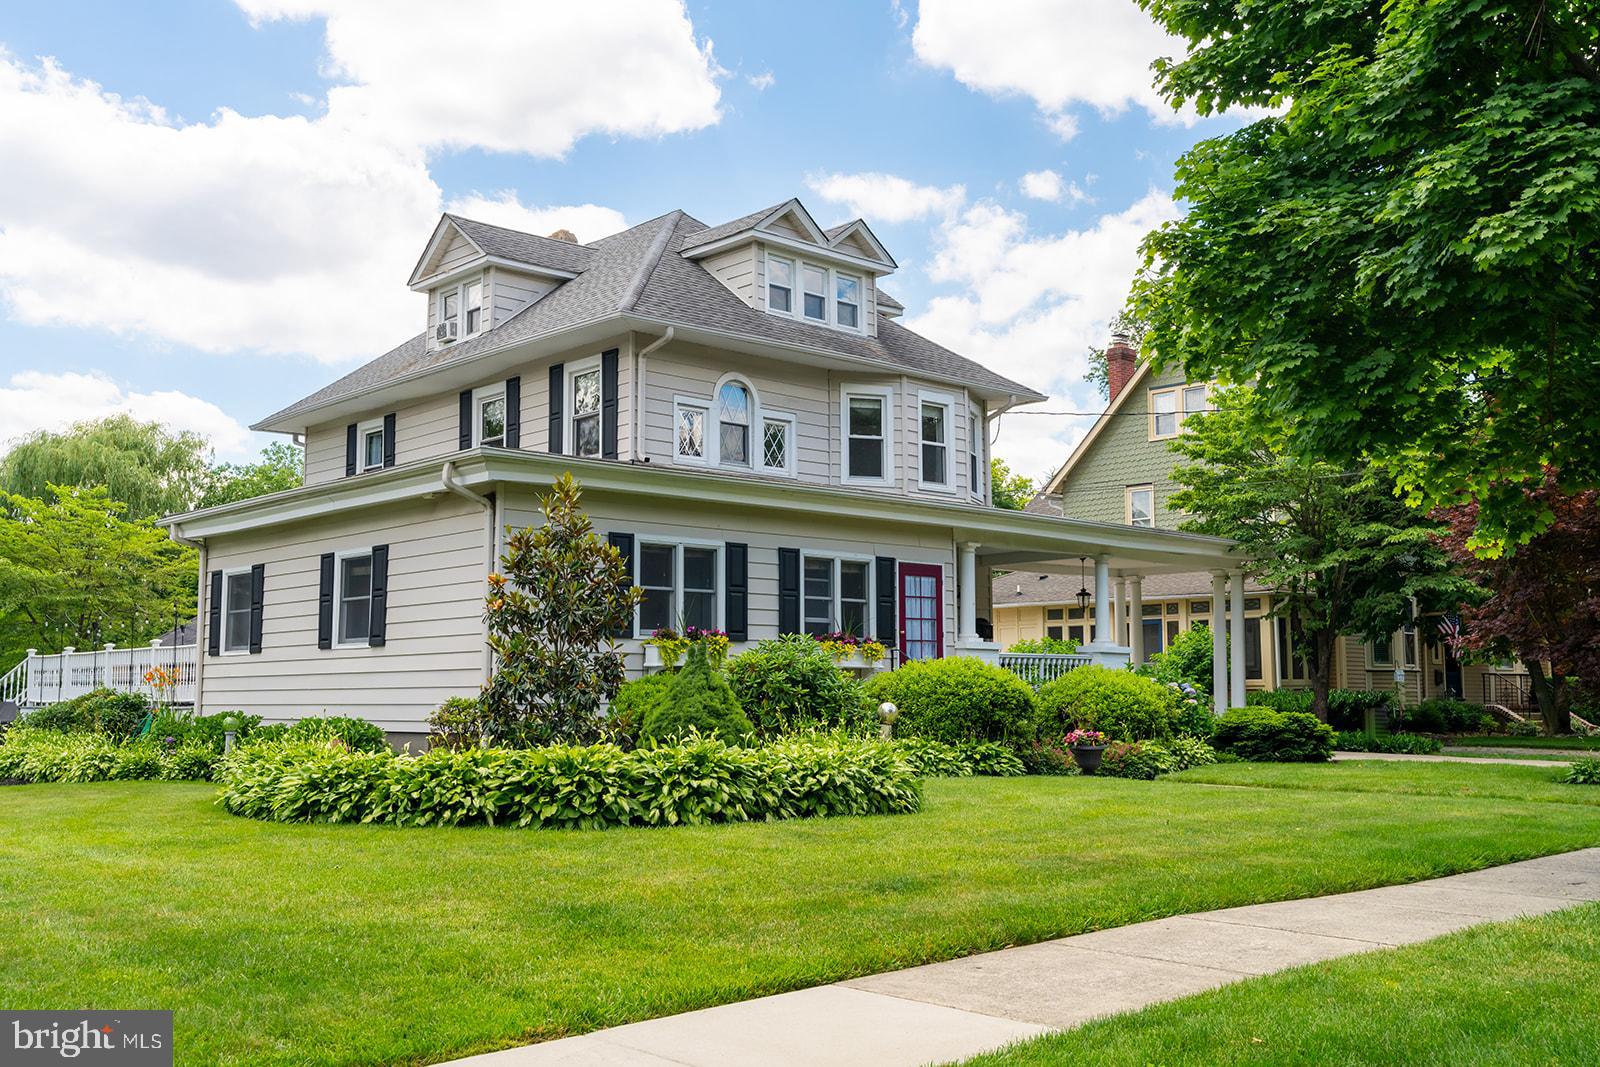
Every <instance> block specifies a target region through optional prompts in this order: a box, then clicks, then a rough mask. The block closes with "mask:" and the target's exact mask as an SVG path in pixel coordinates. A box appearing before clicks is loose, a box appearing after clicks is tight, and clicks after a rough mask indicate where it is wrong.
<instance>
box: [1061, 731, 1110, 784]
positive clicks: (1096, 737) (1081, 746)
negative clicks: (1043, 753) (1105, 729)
mask: <svg viewBox="0 0 1600 1067" xmlns="http://www.w3.org/2000/svg"><path fill="white" fill-rule="evenodd" d="M1063 740H1064V741H1065V742H1066V745H1067V748H1069V749H1071V750H1072V762H1074V763H1076V764H1077V765H1078V770H1080V771H1082V772H1083V773H1084V774H1093V773H1094V772H1095V771H1097V770H1099V769H1100V757H1102V756H1104V755H1105V753H1106V743H1107V740H1108V738H1107V737H1106V735H1105V734H1103V733H1101V732H1100V731H1099V730H1073V731H1072V732H1071V733H1069V734H1067V736H1066V737H1065V738H1063Z"/></svg>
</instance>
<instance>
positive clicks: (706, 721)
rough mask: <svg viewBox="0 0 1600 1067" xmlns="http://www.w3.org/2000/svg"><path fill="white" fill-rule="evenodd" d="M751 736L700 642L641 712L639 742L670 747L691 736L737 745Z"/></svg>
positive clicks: (747, 723) (729, 690)
mask: <svg viewBox="0 0 1600 1067" xmlns="http://www.w3.org/2000/svg"><path fill="white" fill-rule="evenodd" d="M754 733H755V727H753V726H751V725H750V720H749V719H747V718H745V715H744V710H743V709H742V708H740V707H739V698H738V697H736V696H734V695H733V689H732V688H731V687H730V686H729V685H728V680H727V679H726V678H724V677H723V676H722V672H721V671H717V670H713V669H712V667H711V661H710V659H709V658H708V656H707V654H706V643H705V642H704V641H693V642H691V643H690V645H689V659H688V662H686V663H685V664H684V665H683V669H682V670H680V671H679V672H678V673H677V674H675V675H673V676H672V684H671V685H669V686H668V687H667V689H666V691H665V692H664V693H662V694H661V696H660V698H659V699H657V700H656V701H655V702H654V703H652V704H651V705H650V709H649V710H648V711H647V712H645V716H644V725H643V726H642V727H641V728H640V730H639V740H640V741H641V742H648V743H651V744H658V745H660V744H671V743H672V742H675V741H682V740H684V739H686V738H689V737H691V736H694V735H699V736H701V737H718V738H720V739H722V740H723V741H725V742H726V743H728V744H730V745H737V744H740V743H742V742H743V741H745V740H746V739H748V738H749V737H750V736H751V735H752V734H754Z"/></svg>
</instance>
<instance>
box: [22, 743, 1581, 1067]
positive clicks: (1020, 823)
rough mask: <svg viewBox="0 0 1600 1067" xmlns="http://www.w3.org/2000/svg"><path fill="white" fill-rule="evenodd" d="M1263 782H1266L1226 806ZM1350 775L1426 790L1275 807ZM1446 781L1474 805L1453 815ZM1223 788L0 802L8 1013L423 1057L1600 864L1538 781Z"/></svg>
mask: <svg viewBox="0 0 1600 1067" xmlns="http://www.w3.org/2000/svg"><path fill="white" fill-rule="evenodd" d="M1252 771H1254V772H1256V776H1257V777H1260V778H1262V779H1263V780H1262V781H1260V782H1257V783H1254V784H1256V785H1265V784H1271V785H1277V786H1280V788H1241V787H1240V786H1239V785H1238V784H1237V781H1238V780H1244V779H1248V778H1249V777H1250V776H1251V775H1250V773H1249V772H1252ZM1262 772H1271V773H1262ZM1352 772H1357V773H1366V774H1386V775H1390V777H1389V778H1387V779H1385V781H1386V782H1387V783H1388V785H1390V786H1391V787H1398V786H1400V785H1403V784H1405V783H1406V782H1408V781H1409V782H1412V783H1418V782H1421V783H1426V782H1427V781H1428V780H1430V779H1433V778H1437V779H1438V780H1439V781H1440V782H1443V783H1445V784H1444V786H1443V787H1442V788H1438V789H1432V790H1430V789H1427V788H1416V789H1413V790H1411V791H1412V792H1415V793H1418V794H1420V795H1415V796H1411V797H1407V798H1406V799H1405V801H1404V802H1403V803H1396V800H1395V797H1394V796H1392V795H1384V794H1380V793H1375V792H1365V791H1344V790H1343V789H1342V788H1335V789H1333V790H1330V791H1326V792H1321V793H1319V794H1318V795H1317V796H1316V797H1315V799H1314V800H1313V799H1310V798H1309V797H1308V795H1307V793H1306V792H1304V791H1303V790H1302V789H1298V788H1282V786H1286V785H1289V784H1290V783H1291V782H1292V781H1293V780H1294V779H1297V778H1298V779H1300V780H1301V781H1302V782H1304V783H1333V784H1338V783H1345V784H1349V783H1350V782H1353V781H1354V778H1352V777H1351V774H1352ZM1459 772H1471V773H1473V774H1475V775H1478V776H1479V778H1478V781H1479V783H1480V785H1481V786H1482V787H1481V788H1480V789H1478V790H1477V791H1476V793H1475V795H1472V796H1458V795H1450V794H1454V793H1456V792H1458V791H1459V790H1458V789H1457V787H1456V785H1455V784H1454V783H1455V782H1456V781H1457V775H1458V773H1459ZM1214 773H1215V774H1217V775H1218V776H1219V777H1221V778H1224V779H1229V778H1232V779H1235V780H1236V781H1235V784H1233V785H1231V786H1229V787H1222V786H1213V785H1206V784H1201V782H1200V781H1199V773H1198V772H1191V773H1190V774H1189V775H1183V776H1177V777H1175V778H1172V779H1166V780H1161V781H1157V782H1150V783H1146V782H1126V781H1115V780H1096V779H1084V778H1057V779H1042V778H1028V779H1009V780H999V779H967V780H953V781H934V782H930V783H928V786H927V807H926V810H925V811H924V812H922V813H921V814H918V815H910V816H895V817H887V816H880V817H872V818H859V819H833V820H810V821H796V822H788V823H774V824H743V825H733V826H722V827H698V828H677V829H630V830H609V831H603V832H581V831H580V832H558V831H518V830H506V829H483V828H477V829H436V828H433V829H421V830H416V829H413V830H395V829H392V828H384V827H370V826H326V825H324V826H284V825H277V824H270V823H261V822H253V821H249V820H244V819H238V818H234V817H232V816H229V815H227V814H225V813H223V812H222V811H221V810H220V809H218V808H216V807H215V806H214V805H213V804H212V800H211V798H212V795H213V792H214V790H213V789H212V788H211V787H208V786H202V785H174V784H160V783H141V782H112V783H103V784H97V785H33V786H17V787H6V788H0V960H3V961H4V965H3V966H0V1003H3V1004H5V1005H6V1006H7V1007H10V1008H44V1007H62V1006H67V1005H71V1006H81V1007H107V1006H115V1007H129V1008H133V1007H151V1008H154V1007H163V1008H172V1009H174V1010H175V1011H176V1013H177V1014H176V1024H177V1058H178V1061H179V1062H180V1063H184V1064H236V1063H270V1064H412V1063H427V1062H432V1061H436V1060H441V1059H446V1058H450V1057H452V1056H459V1055H464V1054H467V1053H470V1052H475V1051H483V1050H487V1049H492V1048H498V1047H503V1046H506V1045H512V1044H517V1043H520V1042H524V1041H530V1040H535V1039H540V1038H548V1037H554V1036H558V1035H561V1034H566V1033H574V1032H579V1031H584V1030H590V1029H594V1028H597V1027H603V1026H610V1025H614V1024H617V1023H622V1022H627V1021H630V1020H635V1019H641V1018H645V1017H649V1016H654V1015H661V1014H666V1013H671V1012H677V1011H683V1010H686V1009H690V1008H696V1007H703V1006H706V1005H710V1004H715V1003H721V1002H726V1001H731V1000H738V999H742V998H746V997H753V996H758V995H762V994H766V993H773V992H778V991H781V990H786V989H794V988H798V987H802V986H808V985H814V984H817V983H820V982H826V981H831V980H836V979H840V978H844V977H848V976H853V975H859V974H864V973H870V972H874V971H879V970H886V969H890V968H894V967H901V966H906V965H910V964H915V963H921V962H926V961H930V960H936V959H944V958H950V957H954V956H958V955H964V954H967V953H972V952H977V951H981V950H985V949H991V948H997V947H1000V946H1004V945H1008V944H1015V943H1023V942H1031V941H1039V940H1043V939H1046V938H1052V937H1060V936H1064V935H1068V934H1074V933H1081V932H1083V931H1086V930H1090V929H1097V928H1102V927H1108V926H1118V925H1122V924H1125V923H1132V922H1138V921H1142V920H1145V919H1151V918H1156V917H1160V916H1164V915H1171V914H1178V913H1182V912H1188V911H1195V910H1203V909H1209V908H1219V907H1227V906H1231V905H1237V904H1246V903H1251V902H1257V901H1266V900H1273V899H1282V898H1290V897H1301V896H1308V895H1314V894H1319V893H1328V892H1337V891H1342V890H1350V889H1360V888H1366V887H1370V886H1375V885H1380V884H1386V883H1394V882H1402V881H1409V880H1415V879H1420V878H1428V877H1433V876H1436V875H1442V874H1447V873H1451V872H1455V871H1460V870H1464V869H1469V868H1477V867H1482V866H1486V865H1490V864H1495V863H1501V862H1505V861H1509V860H1515V859H1523V858H1528V857H1532V856H1537V855H1542V854H1547V853H1551V852H1557V851H1563V850H1567V849H1573V848H1579V847H1584V846H1591V845H1596V844H1600V818H1597V813H1596V812H1595V810H1594V809H1593V808H1591V807H1588V806H1585V804H1583V803H1552V802H1551V801H1554V800H1557V799H1562V798H1565V799H1569V800H1573V801H1579V800H1585V801H1588V800H1593V801H1595V802H1600V790H1590V791H1586V790H1584V789H1581V788H1579V787H1574V786H1554V785H1548V786H1546V784H1545V783H1544V782H1543V781H1542V780H1540V779H1541V776H1547V775H1548V774H1549V773H1550V772H1548V771H1540V770H1537V769H1529V768H1521V767H1497V766H1469V765H1461V764H1456V765H1449V764H1406V765H1382V764H1366V765H1353V766H1351V767H1345V766H1341V765H1334V766H1314V767H1288V768H1259V769H1257V768H1249V767H1226V768H1218V769H1215V771H1214ZM1268 779H1271V780H1268ZM1495 782H1499V783H1503V784H1501V785H1499V786H1494V785H1493V784H1492V783H1495ZM1540 787H1542V788H1540ZM1430 792H1434V793H1441V794H1446V795H1426V794H1428V793H1430ZM1546 792H1548V793H1550V794H1551V795H1544V794H1545V793H1546ZM1491 795H1492V796H1496V797H1500V798H1502V799H1496V800H1494V801H1493V802H1492V803H1485V802H1484V801H1483V800H1482V799H1481V797H1483V796H1491Z"/></svg>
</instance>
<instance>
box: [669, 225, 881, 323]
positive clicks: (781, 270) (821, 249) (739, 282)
mask: <svg viewBox="0 0 1600 1067" xmlns="http://www.w3.org/2000/svg"><path fill="white" fill-rule="evenodd" d="M682 254H683V255H684V256H686V257H688V258H690V259H696V260H699V261H700V262H701V264H702V265H703V266H704V267H705V268H706V270H708V271H710V273H711V274H712V276H713V277H715V278H716V279H717V280H718V281H720V282H721V283H722V284H723V285H724V286H726V287H727V288H728V290H729V291H730V292H732V293H733V294H734V295H735V296H737V297H739V299H741V300H743V301H744V302H745V303H746V304H748V305H749V306H750V307H753V308H755V309H756V310H758V311H765V312H767V313H769V314H773V315H778V316H780V317H783V318H789V319H793V320H795V321H797V322H804V323H809V324H812V325H816V326H825V327H828V328H830V329H836V330H843V331H845V332H847V333H858V334H863V335H865V336H869V337H871V336H876V335H877V332H878V318H877V312H878V311H880V310H884V309H883V308H881V307H880V305H879V304H878V301H877V284H878V279H879V278H881V277H882V276H884V275H886V274H890V273H893V271H894V270H895V268H896V266H897V264H896V263H895V261H894V258H893V257H892V256H890V255H889V252H888V250H887V249H885V248H884V247H883V245H882V244H881V243H880V242H879V241H878V239H877V237H876V236H875V235H874V234H873V233H872V230H871V229H870V228H869V227H868V226H867V224H866V223H865V222H864V221H862V220H861V219H855V220H853V221H851V222H847V223H845V224H843V225H841V226H836V227H834V228H833V229H831V230H824V229H822V228H821V227H820V226H818V225H817V223H816V220H815V219H813V218H812V217H811V213H810V212H809V211H807V210H806V209H805V205H803V204H801V203H800V201H799V200H798V199H794V200H787V201H785V202H783V203H782V204H778V205H776V206H774V207H772V208H768V209H767V210H765V211H758V212H755V213H754V214H751V215H746V216H745V217H744V218H742V219H736V220H734V221H733V222H730V223H725V224H723V225H721V226H715V227H712V228H711V229H709V230H706V231H705V232H703V233H700V234H697V235H695V237H694V238H692V239H691V241H690V243H689V244H687V245H686V246H685V247H684V249H683V252H682ZM896 308H898V305H896ZM900 310H903V309H900Z"/></svg>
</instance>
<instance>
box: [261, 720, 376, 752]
mask: <svg viewBox="0 0 1600 1067" xmlns="http://www.w3.org/2000/svg"><path fill="white" fill-rule="evenodd" d="M284 737H285V738H287V739H288V740H290V741H311V742H321V743H324V744H325V743H327V742H328V741H339V742H341V743H342V744H343V745H344V746H345V747H346V748H348V749H350V751H352V752H387V751H389V738H388V735H386V734H385V733H384V732H383V727H381V726H376V725H374V724H373V723H370V722H368V721H367V720H365V719H356V718H351V717H349V716H346V715H310V716H307V717H306V718H304V719H301V720H300V721H299V722H297V723H295V724H294V725H292V726H290V727H289V729H288V730H287V731H285V733H284Z"/></svg>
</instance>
